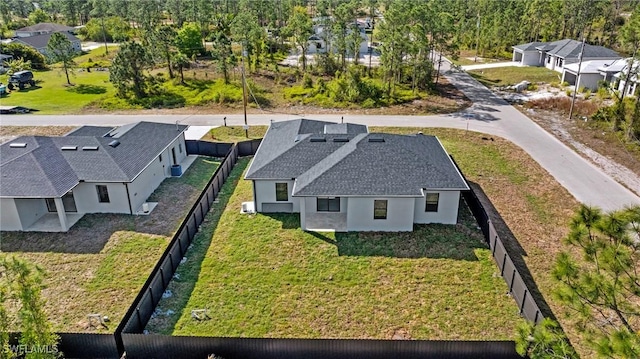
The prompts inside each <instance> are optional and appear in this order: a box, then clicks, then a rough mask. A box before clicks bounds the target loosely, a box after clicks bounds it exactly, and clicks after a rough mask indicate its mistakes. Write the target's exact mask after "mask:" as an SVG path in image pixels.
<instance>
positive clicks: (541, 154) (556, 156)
mask: <svg viewBox="0 0 640 359" xmlns="http://www.w3.org/2000/svg"><path fill="white" fill-rule="evenodd" d="M447 65H448V64H447V63H443V71H447V70H448V66H447ZM445 76H446V77H447V78H448V79H449V80H450V81H451V82H452V83H453V84H454V85H456V87H458V88H459V89H460V90H461V91H463V92H464V93H465V95H466V96H467V97H469V98H470V99H471V100H472V101H473V102H474V104H473V106H471V107H470V108H468V109H467V110H465V111H463V112H459V113H454V114H449V115H436V116H370V115H349V114H335V115H316V114H298V115H291V114H277V113H264V114H250V115H248V117H247V118H248V124H249V125H266V124H269V123H270V122H271V121H284V120H289V119H294V118H300V117H304V118H312V119H318V120H326V121H334V122H340V121H342V120H344V121H345V122H351V123H359V124H365V125H369V126H412V127H413V126H421V127H448V128H458V129H468V130H470V131H477V132H482V133H487V134H490V135H494V136H500V137H504V138H506V139H508V140H510V141H512V142H513V143H515V144H516V145H518V146H520V147H522V148H523V149H524V150H525V151H526V152H528V153H529V154H530V155H531V157H532V158H533V159H534V160H536V161H537V162H538V163H539V164H540V165H541V166H542V167H544V168H545V169H546V170H547V171H548V172H549V173H550V174H551V175H552V176H553V177H554V178H555V179H556V180H557V181H558V182H559V183H560V184H562V185H563V186H564V187H565V188H566V189H567V190H568V191H569V192H570V193H571V194H572V195H573V196H574V197H575V198H576V199H577V200H578V201H580V202H582V203H586V204H589V205H596V206H599V207H601V208H603V209H604V210H613V209H619V208H622V207H624V206H626V205H632V204H638V205H640V198H639V197H638V196H636V195H635V194H633V193H632V192H631V191H629V190H628V189H626V188H625V187H623V186H622V185H620V184H619V183H618V182H616V181H615V180H613V179H612V178H611V177H609V176H608V175H607V174H605V173H604V172H602V171H601V170H600V169H599V168H598V167H596V166H595V165H593V164H592V163H590V162H589V161H587V160H585V159H584V158H582V157H581V156H579V155H578V154H577V153H575V152H574V151H573V150H572V149H570V148H569V147H567V146H566V145H564V144H563V143H562V142H560V141H559V140H557V139H556V138H555V137H553V136H552V135H551V134H549V133H548V132H546V131H545V130H544V129H542V128H541V127H540V126H538V125H537V124H535V123H534V122H533V121H531V120H530V119H529V118H528V117H526V116H525V115H523V114H522V113H521V112H520V111H518V110H517V109H515V108H514V107H513V106H511V105H509V104H508V103H507V102H506V101H504V100H502V99H500V98H498V97H497V96H496V95H494V94H493V93H492V92H491V91H489V90H488V89H487V88H486V87H485V86H483V85H482V84H480V83H479V82H477V81H476V80H474V79H473V78H472V77H471V76H469V75H468V74H466V73H464V72H453V73H447V74H446V75H445ZM224 117H227V124H228V125H241V124H243V123H244V117H243V115H242V114H210V115H51V116H44V115H30V114H25V115H3V116H1V117H0V125H3V126H8V125H17V126H33V125H36V126H44V125H66V126H69V125H122V124H126V123H131V122H135V121H156V122H164V123H176V122H178V123H180V124H188V125H196V126H221V125H223V118H224Z"/></svg>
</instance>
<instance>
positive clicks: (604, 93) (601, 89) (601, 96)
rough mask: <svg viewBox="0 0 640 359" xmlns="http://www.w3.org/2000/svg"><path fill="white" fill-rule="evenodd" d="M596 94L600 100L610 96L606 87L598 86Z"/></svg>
mask: <svg viewBox="0 0 640 359" xmlns="http://www.w3.org/2000/svg"><path fill="white" fill-rule="evenodd" d="M596 94H597V96H598V98H599V99H601V100H606V99H610V98H611V93H610V92H609V89H608V88H607V87H599V88H598V92H596Z"/></svg>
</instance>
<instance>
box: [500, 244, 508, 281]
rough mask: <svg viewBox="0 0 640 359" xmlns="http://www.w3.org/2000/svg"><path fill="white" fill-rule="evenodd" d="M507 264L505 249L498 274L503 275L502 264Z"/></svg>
mask: <svg viewBox="0 0 640 359" xmlns="http://www.w3.org/2000/svg"><path fill="white" fill-rule="evenodd" d="M506 264H507V251H506V250H505V251H504V257H502V267H500V276H501V277H504V266H505V265H506Z"/></svg>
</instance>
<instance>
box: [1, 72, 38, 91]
mask: <svg viewBox="0 0 640 359" xmlns="http://www.w3.org/2000/svg"><path fill="white" fill-rule="evenodd" d="M26 85H29V86H31V87H33V86H35V85H36V82H35V81H34V80H33V73H32V72H31V71H27V70H24V71H18V72H14V73H13V74H12V75H11V76H9V85H7V87H8V88H9V90H11V91H13V89H14V88H16V86H17V87H18V88H19V89H20V90H22V89H24V88H25V87H26Z"/></svg>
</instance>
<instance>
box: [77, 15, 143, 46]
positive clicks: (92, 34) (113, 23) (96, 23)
mask: <svg viewBox="0 0 640 359" xmlns="http://www.w3.org/2000/svg"><path fill="white" fill-rule="evenodd" d="M104 30H105V31H104V32H103V31H102V20H101V19H91V20H89V22H87V25H86V26H85V27H84V28H82V29H80V36H82V37H83V38H84V39H85V40H89V41H96V42H103V41H104V40H105V38H106V40H107V41H108V42H114V41H115V42H122V41H127V40H129V39H130V38H131V32H132V29H131V26H130V25H129V23H128V22H126V21H124V20H122V19H121V18H119V17H117V16H116V17H109V18H106V19H105V20H104Z"/></svg>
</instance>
